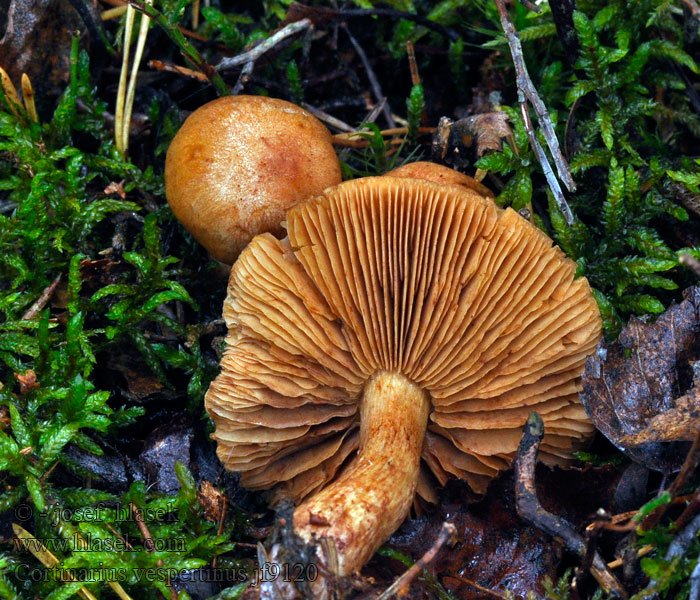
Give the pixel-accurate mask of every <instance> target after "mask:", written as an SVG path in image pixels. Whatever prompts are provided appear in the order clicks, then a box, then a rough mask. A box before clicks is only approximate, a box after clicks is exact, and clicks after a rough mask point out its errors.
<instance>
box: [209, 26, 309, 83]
mask: <svg viewBox="0 0 700 600" xmlns="http://www.w3.org/2000/svg"><path fill="white" fill-rule="evenodd" d="M309 27H311V21H310V20H309V19H302V20H301V21H295V22H294V23H290V24H289V25H285V26H284V27H282V29H280V30H279V31H277V32H276V33H273V34H272V35H271V36H270V37H269V38H267V39H265V40H263V41H262V42H260V43H259V44H258V45H257V46H254V47H253V48H251V49H250V50H248V51H247V52H243V53H241V54H238V55H237V56H230V57H227V58H223V59H221V62H219V64H218V65H216V67H215V69H216V70H217V71H225V70H227V69H232V68H234V67H238V66H240V65H246V66H248V65H249V64H251V63H255V61H256V60H258V59H259V58H260V57H261V56H262V55H263V54H265V53H266V52H269V51H270V50H272V48H274V47H275V46H276V45H277V44H279V43H280V42H282V41H283V40H285V39H287V38H288V37H290V36H292V35H294V34H296V33H299V32H300V31H304V30H305V29H308V28H309ZM244 68H245V67H244ZM250 69H251V70H252V67H250Z"/></svg>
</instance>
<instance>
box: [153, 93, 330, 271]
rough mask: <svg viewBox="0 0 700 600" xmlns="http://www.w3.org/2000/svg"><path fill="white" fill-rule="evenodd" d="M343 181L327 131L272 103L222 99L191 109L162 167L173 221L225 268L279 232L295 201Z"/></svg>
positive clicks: (316, 122)
mask: <svg viewBox="0 0 700 600" xmlns="http://www.w3.org/2000/svg"><path fill="white" fill-rule="evenodd" d="M340 181H341V174H340V162H339V161H338V157H337V155H336V154H335V150H334V149H333V144H332V139H331V135H330V132H329V131H328V130H327V129H326V128H325V127H324V126H323V124H322V123H321V122H320V121H319V120H318V119H316V118H315V117H314V116H313V115H311V114H310V113H308V112H307V111H305V110H304V109H302V108H300V107H299V106H296V105H295V104H292V103H291V102H286V101H284V100H278V99H276V98H266V97H263V96H245V95H241V96H225V97H222V98H218V99H217V100H213V101H212V102H209V103H207V104H205V105H204V106H201V107H200V108H198V109H197V110H196V111H194V112H193V113H192V114H191V115H190V116H189V117H188V118H187V119H186V120H185V122H184V124H183V125H182V127H181V128H180V130H179V131H178V133H177V135H176V136H175V138H174V139H173V141H172V143H171V145H170V147H169V149H168V155H167V158H166V161H165V192H166V196H167V198H168V203H169V204H170V207H171V209H172V211H173V213H174V214H175V216H176V217H177V218H178V219H179V220H180V222H182V224H183V225H184V226H185V227H186V228H187V230H188V231H189V232H190V233H191V234H192V235H193V236H194V237H195V239H196V240H197V241H198V242H200V243H201V244H202V245H203V246H204V247H205V248H206V249H207V250H209V252H210V253H211V254H212V255H213V256H214V257H215V258H217V259H219V260H220V261H222V262H225V263H227V264H231V263H232V262H233V261H234V259H235V257H236V256H237V255H238V253H239V252H240V251H241V250H242V249H243V248H244V247H245V246H246V244H247V243H248V242H249V241H250V240H251V239H252V238H253V237H254V236H255V235H257V234H259V233H263V232H271V233H273V234H275V235H281V234H283V229H282V227H281V226H280V222H281V221H282V220H283V219H284V215H285V213H286V211H287V210H288V209H289V208H290V207H291V206H293V205H294V204H295V203H296V202H298V201H300V200H303V199H305V198H308V197H310V196H314V195H316V194H320V193H321V192H322V191H323V190H324V189H325V188H327V187H329V186H332V185H336V184H338V183H340Z"/></svg>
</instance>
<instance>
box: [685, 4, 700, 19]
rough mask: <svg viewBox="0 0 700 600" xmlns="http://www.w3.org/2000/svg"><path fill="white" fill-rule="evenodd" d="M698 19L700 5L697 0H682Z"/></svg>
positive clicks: (699, 16) (699, 17)
mask: <svg viewBox="0 0 700 600" xmlns="http://www.w3.org/2000/svg"><path fill="white" fill-rule="evenodd" d="M681 2H682V3H683V4H685V6H686V8H687V9H688V10H689V11H690V12H691V13H692V15H693V16H694V17H695V18H696V19H700V5H698V3H697V1H696V0H681Z"/></svg>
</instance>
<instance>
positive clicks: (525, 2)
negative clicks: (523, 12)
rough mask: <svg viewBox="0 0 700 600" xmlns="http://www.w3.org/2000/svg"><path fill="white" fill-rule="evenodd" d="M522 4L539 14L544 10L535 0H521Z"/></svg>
mask: <svg viewBox="0 0 700 600" xmlns="http://www.w3.org/2000/svg"><path fill="white" fill-rule="evenodd" d="M520 4H522V5H523V6H524V7H525V8H527V9H528V10H531V11H532V12H536V13H537V14H540V13H541V12H542V9H541V8H540V7H539V6H537V4H535V3H534V2H530V0H520Z"/></svg>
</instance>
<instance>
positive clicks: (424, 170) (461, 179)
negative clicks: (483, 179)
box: [385, 160, 493, 198]
mask: <svg viewBox="0 0 700 600" xmlns="http://www.w3.org/2000/svg"><path fill="white" fill-rule="evenodd" d="M385 175H386V176H388V177H411V178H413V179H425V180H426V181H432V182H433V183H440V184H442V185H457V186H460V187H464V188H467V189H469V190H473V191H475V192H476V193H477V194H480V195H482V196H486V197H487V198H493V192H492V191H491V190H490V189H489V188H487V187H486V186H485V185H484V184H482V183H480V182H478V181H477V180H476V179H474V178H473V177H469V175H465V174H464V173H460V172H459V171H455V170H454V169H450V167H446V166H444V165H439V164H437V163H431V162H427V161H421V160H419V161H417V162H412V163H408V164H405V165H401V166H400V167H397V168H396V169H394V170H393V171H389V172H388V173H385Z"/></svg>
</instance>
